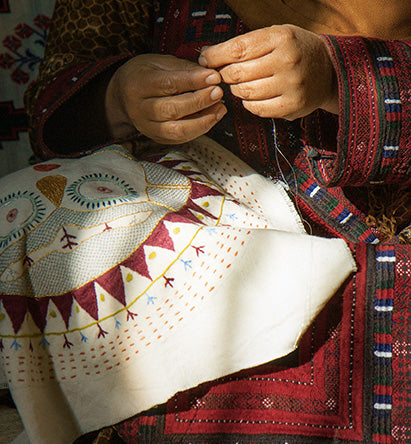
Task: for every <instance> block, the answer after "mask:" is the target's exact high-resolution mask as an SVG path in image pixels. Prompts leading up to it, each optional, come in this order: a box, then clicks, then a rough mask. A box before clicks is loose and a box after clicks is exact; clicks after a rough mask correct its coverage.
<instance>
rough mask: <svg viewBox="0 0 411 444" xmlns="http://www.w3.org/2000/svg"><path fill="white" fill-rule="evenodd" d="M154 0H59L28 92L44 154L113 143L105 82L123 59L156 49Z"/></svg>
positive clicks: (36, 141) (37, 143) (35, 143)
mask: <svg viewBox="0 0 411 444" xmlns="http://www.w3.org/2000/svg"><path fill="white" fill-rule="evenodd" d="M151 4H152V2H151V1H150V0H140V1H133V0H105V1H104V2H101V1H99V0H57V1H56V4H55V9H54V12H53V18H52V26H51V29H50V33H49V36H48V40H47V45H46V49H45V56H44V60H43V61H42V63H41V65H40V70H39V75H38V78H37V80H36V81H35V82H33V83H32V84H31V85H30V86H29V88H28V89H27V92H26V94H25V107H26V110H27V113H28V116H29V127H30V129H29V135H30V141H31V144H32V148H33V151H34V152H35V154H36V155H37V157H38V158H39V159H47V158H51V157H55V156H64V157H66V156H69V157H71V156H77V155H80V154H85V153H87V152H90V151H92V150H93V149H95V148H97V147H98V146H101V145H102V144H104V143H107V142H108V138H109V135H108V132H107V129H106V125H105V115H104V108H103V101H104V92H105V87H106V85H107V83H108V81H109V79H110V77H111V75H112V73H113V72H114V70H115V69H116V67H117V66H119V64H121V63H124V61H125V60H127V59H129V58H130V57H131V56H132V54H139V53H143V52H147V51H148V50H149V49H150V48H151V43H150V39H151V30H150V28H151Z"/></svg>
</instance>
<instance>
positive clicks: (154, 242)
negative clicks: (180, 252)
mask: <svg viewBox="0 0 411 444" xmlns="http://www.w3.org/2000/svg"><path fill="white" fill-rule="evenodd" d="M143 245H144V246H150V247H161V248H166V249H167V250H171V251H174V242H173V239H171V237H170V235H169V233H168V230H167V228H166V226H165V225H164V221H161V222H160V223H159V224H158V225H157V226H156V228H155V229H154V231H153V232H152V233H151V235H150V236H149V237H148V238H147V240H146V241H145V242H144V244H143Z"/></svg>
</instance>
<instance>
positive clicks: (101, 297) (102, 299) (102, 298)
mask: <svg viewBox="0 0 411 444" xmlns="http://www.w3.org/2000/svg"><path fill="white" fill-rule="evenodd" d="M105 299H106V297H105V296H104V294H103V293H101V294H100V301H102V302H104V301H105Z"/></svg>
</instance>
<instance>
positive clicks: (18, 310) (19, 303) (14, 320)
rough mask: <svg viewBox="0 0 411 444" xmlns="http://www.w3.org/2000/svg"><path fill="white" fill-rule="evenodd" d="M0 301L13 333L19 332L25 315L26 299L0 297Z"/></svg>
mask: <svg viewBox="0 0 411 444" xmlns="http://www.w3.org/2000/svg"><path fill="white" fill-rule="evenodd" d="M0 300H1V301H2V302H3V307H4V309H5V310H6V313H7V315H8V317H9V318H10V321H11V324H12V325H13V330H14V333H17V332H18V331H19V330H20V327H21V324H22V323H23V321H24V317H25V316H26V313H27V309H28V307H27V297H26V296H16V295H1V296H0Z"/></svg>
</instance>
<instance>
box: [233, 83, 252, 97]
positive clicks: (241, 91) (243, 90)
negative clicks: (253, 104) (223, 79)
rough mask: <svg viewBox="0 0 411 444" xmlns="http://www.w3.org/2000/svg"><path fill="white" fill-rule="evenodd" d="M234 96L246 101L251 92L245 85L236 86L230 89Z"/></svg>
mask: <svg viewBox="0 0 411 444" xmlns="http://www.w3.org/2000/svg"><path fill="white" fill-rule="evenodd" d="M232 90H233V93H234V95H237V96H240V97H241V98H243V99H245V100H248V99H250V98H251V96H252V90H251V88H250V87H249V86H247V85H244V84H243V85H242V84H240V85H236V86H235V87H233V88H232Z"/></svg>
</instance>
